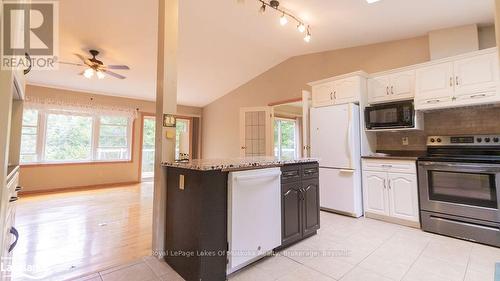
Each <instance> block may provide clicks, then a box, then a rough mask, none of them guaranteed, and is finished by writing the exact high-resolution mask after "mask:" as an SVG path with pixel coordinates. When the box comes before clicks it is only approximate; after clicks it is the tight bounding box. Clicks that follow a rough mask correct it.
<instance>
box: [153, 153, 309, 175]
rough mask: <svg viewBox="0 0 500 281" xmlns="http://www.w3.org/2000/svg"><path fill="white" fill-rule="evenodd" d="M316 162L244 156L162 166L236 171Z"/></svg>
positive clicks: (168, 163) (164, 164)
mask: <svg viewBox="0 0 500 281" xmlns="http://www.w3.org/2000/svg"><path fill="white" fill-rule="evenodd" d="M311 162H318V159H315V158H277V157H265V156H262V157H244V158H227V159H194V160H191V161H189V162H173V163H170V162H163V163H162V166H165V167H176V168H184V169H190V170H200V171H214V170H222V171H238V170H249V169H254V168H258V169H261V168H268V167H277V166H283V165H287V164H299V163H311Z"/></svg>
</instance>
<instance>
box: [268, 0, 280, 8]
mask: <svg viewBox="0 0 500 281" xmlns="http://www.w3.org/2000/svg"><path fill="white" fill-rule="evenodd" d="M269 6H271V7H273V8H274V9H278V7H279V6H280V1H277V0H271V1H270V2H269Z"/></svg>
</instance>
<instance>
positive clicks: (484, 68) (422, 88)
mask: <svg viewBox="0 0 500 281" xmlns="http://www.w3.org/2000/svg"><path fill="white" fill-rule="evenodd" d="M498 75H499V73H498V52H497V51H496V49H488V50H482V51H479V52H477V53H472V54H468V55H463V56H459V57H455V58H450V59H449V60H448V61H445V62H441V63H437V64H432V65H428V66H423V67H420V68H418V69H417V74H416V93H415V108H416V109H440V108H449V107H460V106H468V105H477V104H484V103H498V102H500V96H499V95H498V89H497V86H498V78H499V77H498Z"/></svg>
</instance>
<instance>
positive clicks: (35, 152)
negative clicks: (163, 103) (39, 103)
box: [21, 109, 132, 164]
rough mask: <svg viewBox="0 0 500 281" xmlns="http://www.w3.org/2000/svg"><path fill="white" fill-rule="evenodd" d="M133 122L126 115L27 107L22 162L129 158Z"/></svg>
mask: <svg viewBox="0 0 500 281" xmlns="http://www.w3.org/2000/svg"><path fill="white" fill-rule="evenodd" d="M131 124H132V122H131V119H130V118H128V117H123V116H114V115H95V114H94V115H93V114H87V113H82V112H72V111H64V110H57V111H52V110H32V109H26V110H25V111H24V116H23V131H22V140H21V163H22V164H26V163H72V162H90V161H123V160H130V159H131V135H132V130H131Z"/></svg>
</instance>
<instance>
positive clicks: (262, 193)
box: [227, 168, 281, 274]
mask: <svg viewBox="0 0 500 281" xmlns="http://www.w3.org/2000/svg"><path fill="white" fill-rule="evenodd" d="M227 202H228V206H227V207H228V208H227V210H228V224H227V226H228V228H227V235H228V244H229V245H228V246H229V253H228V258H229V262H228V265H227V273H228V274H230V273H232V272H234V271H236V270H238V269H240V268H242V267H244V266H246V265H248V264H250V263H252V262H254V261H256V260H258V259H260V258H262V257H263V256H264V255H265V254H267V253H268V252H270V251H271V250H272V249H274V248H276V247H278V246H280V245H281V170H280V168H269V169H257V170H248V171H240V172H231V173H229V178H228V201H227Z"/></svg>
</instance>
